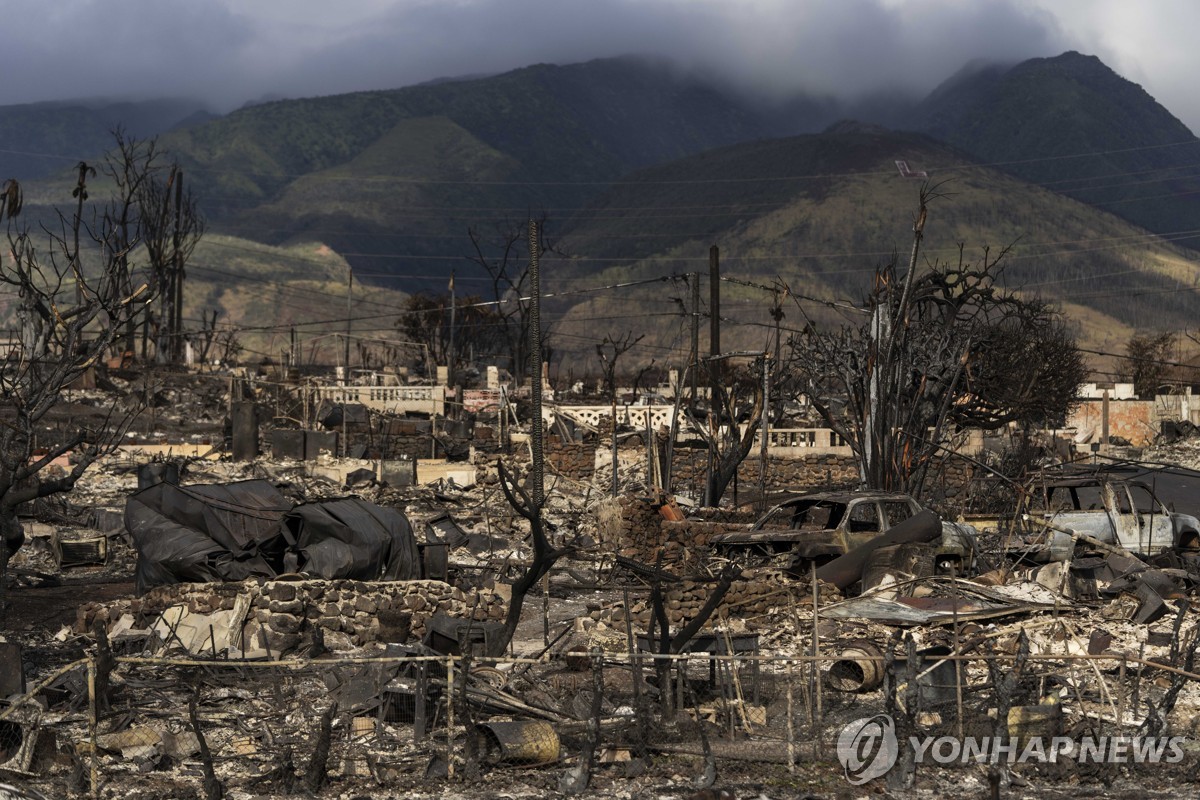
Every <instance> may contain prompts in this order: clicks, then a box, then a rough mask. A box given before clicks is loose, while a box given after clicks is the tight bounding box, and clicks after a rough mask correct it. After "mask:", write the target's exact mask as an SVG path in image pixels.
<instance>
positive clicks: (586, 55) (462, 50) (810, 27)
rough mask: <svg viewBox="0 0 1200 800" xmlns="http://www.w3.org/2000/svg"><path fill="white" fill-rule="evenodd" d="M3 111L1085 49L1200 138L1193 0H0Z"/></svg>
mask: <svg viewBox="0 0 1200 800" xmlns="http://www.w3.org/2000/svg"><path fill="white" fill-rule="evenodd" d="M0 13H2V14H3V20H4V24H3V25H2V26H0V104H12V103H26V102H36V101H42V100H64V99H77V98H87V97H96V96H101V97H113V98H122V99H145V98H149V97H189V98H196V99H199V100H202V101H204V102H205V103H207V104H209V106H210V107H211V108H212V109H213V110H215V111H219V112H225V111H229V110H231V109H233V108H236V107H238V106H240V105H242V104H243V103H245V102H247V101H253V100H257V99H261V98H264V97H279V96H282V97H308V96H314V95H326V94H336V93H341V92H350V91H358V90H368V89H389V88H396V87H399V86H405V85H409V84H413V83H419V82H422V81H428V80H432V79H436V78H443V77H453V76H461V75H475V74H486V73H495V72H501V71H505V70H509V69H514V68H517V67H522V66H527V65H529V64H534V63H539V62H548V63H558V64H565V63H573V62H578V61H585V60H588V59H591V58H602V57H611V56H619V55H631V54H640V55H653V56H659V57H662V58H665V59H667V60H669V61H672V62H674V63H677V64H679V65H680V66H681V67H683V68H685V69H689V70H697V71H701V72H703V73H705V74H708V75H713V76H718V77H721V78H723V79H725V80H728V81H729V82H731V83H732V84H734V85H735V86H739V87H742V88H745V89H748V90H751V91H754V92H757V93H760V94H763V95H766V96H775V97H779V96H787V95H788V94H790V93H794V92H798V91H807V92H819V93H823V94H832V95H835V96H839V97H842V98H844V99H854V98H856V97H860V96H863V95H868V94H872V93H877V92H890V91H903V92H907V93H924V92H927V91H929V90H930V89H932V88H933V87H935V86H936V85H937V84H938V83H940V82H941V81H942V80H944V79H945V78H947V77H949V76H950V75H952V74H953V73H954V72H955V71H957V70H958V69H959V68H960V67H962V66H963V65H964V64H966V63H967V62H969V61H971V60H974V59H983V60H988V61H1002V62H1015V61H1019V60H1023V59H1026V58H1031V57H1036V56H1051V55H1057V54H1059V53H1061V52H1063V51H1066V50H1078V51H1080V52H1083V53H1087V54H1090V55H1095V56H1098V57H1099V58H1100V59H1101V60H1102V61H1104V63H1106V64H1107V65H1108V66H1109V67H1111V68H1112V69H1114V70H1115V71H1116V72H1118V73H1119V74H1121V75H1122V76H1124V77H1125V78H1128V79H1129V80H1131V81H1134V82H1135V83H1138V84H1141V85H1142V87H1143V88H1144V89H1146V91H1148V92H1149V93H1150V94H1151V95H1152V96H1154V97H1155V98H1156V99H1157V100H1158V101H1159V102H1160V103H1161V104H1162V105H1164V106H1165V107H1166V108H1167V109H1168V110H1170V111H1171V112H1172V113H1174V114H1175V116H1177V117H1179V118H1180V119H1181V120H1183V122H1184V123H1185V124H1187V125H1188V127H1189V128H1191V129H1192V130H1193V131H1200V93H1196V92H1195V91H1194V90H1193V89H1192V87H1191V85H1190V84H1191V79H1192V77H1193V76H1194V75H1195V74H1197V73H1198V72H1200V70H1198V69H1197V67H1200V48H1198V47H1196V46H1195V45H1194V44H1193V42H1192V39H1193V38H1194V36H1195V31H1197V30H1200V3H1196V2H1195V1H1194V0H1142V2H1139V3H1132V2H1129V0H341V2H337V3H334V2H330V0H54V2H46V0H0Z"/></svg>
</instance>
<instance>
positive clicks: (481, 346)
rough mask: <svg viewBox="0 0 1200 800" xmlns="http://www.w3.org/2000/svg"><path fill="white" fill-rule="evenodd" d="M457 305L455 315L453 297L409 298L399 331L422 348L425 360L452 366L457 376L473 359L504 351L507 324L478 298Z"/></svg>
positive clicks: (467, 299)
mask: <svg viewBox="0 0 1200 800" xmlns="http://www.w3.org/2000/svg"><path fill="white" fill-rule="evenodd" d="M453 305H454V306H455V309H454V313H453V316H451V306H452V303H451V297H450V295H429V294H423V293H418V294H413V295H409V296H408V297H407V298H406V299H405V301H404V311H403V313H402V316H401V317H400V318H399V319H398V320H397V321H396V328H397V329H398V330H399V331H400V334H401V335H402V336H403V337H404V338H405V339H406V340H407V341H409V342H412V343H413V344H419V345H421V346H422V348H423V350H424V354H423V355H422V356H421V358H422V359H424V358H426V357H428V358H429V359H430V360H432V361H433V363H434V364H448V365H451V366H452V370H451V373H452V374H457V373H458V365H460V364H464V363H467V362H469V361H471V360H472V357H475V358H486V357H489V356H495V355H500V354H502V353H503V352H504V350H505V347H504V338H503V336H501V335H499V334H500V332H501V331H503V330H504V328H505V325H506V324H507V323H506V320H505V317H504V316H503V315H502V314H500V313H499V312H498V311H496V310H495V308H494V307H492V306H491V304H488V303H485V301H484V300H483V298H481V297H479V296H477V295H469V296H467V297H461V298H458V301H457V302H456V303H453ZM429 366H430V365H426V368H427V369H428V368H429Z"/></svg>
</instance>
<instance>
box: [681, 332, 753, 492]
mask: <svg viewBox="0 0 1200 800" xmlns="http://www.w3.org/2000/svg"><path fill="white" fill-rule="evenodd" d="M738 355H742V356H744V355H757V356H758V359H757V361H756V362H755V364H754V365H753V366H751V367H750V368H748V369H740V370H739V369H733V368H731V367H728V366H727V367H726V368H725V372H724V378H723V379H722V380H721V381H720V382H719V383H717V384H716V385H714V386H713V388H712V402H711V403H710V404H709V414H708V417H707V418H706V419H699V418H697V417H696V415H694V414H692V413H691V412H689V414H688V418H689V421H690V422H691V424H692V426H693V427H694V428H695V429H696V430H697V431H699V433H700V436H701V437H702V438H703V439H704V441H705V442H706V443H707V444H708V459H709V467H708V472H707V476H708V477H707V478H706V480H705V486H704V504H705V505H707V506H715V505H717V503H719V502H720V500H721V497H722V496H724V494H725V490H726V489H728V488H729V484H730V483H732V482H733V479H734V477H735V476H736V475H737V471H738V467H739V466H741V463H742V462H743V461H745V460H746V457H747V456H748V455H750V450H751V448H752V447H753V446H754V440H755V438H756V437H757V436H758V425H759V422H760V421H761V420H762V415H763V410H764V408H765V400H764V397H765V396H764V393H763V382H762V379H761V378H760V376H761V374H762V371H763V369H764V368H765V367H764V366H763V359H765V354H763V353H758V354H755V353H751V354H746V353H726V354H725V355H723V356H718V357H717V358H718V359H722V360H723V359H727V358H730V357H734V356H738ZM714 360H715V359H711V358H710V359H709V361H710V363H711V362H713V361H714Z"/></svg>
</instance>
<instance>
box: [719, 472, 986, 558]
mask: <svg viewBox="0 0 1200 800" xmlns="http://www.w3.org/2000/svg"><path fill="white" fill-rule="evenodd" d="M922 510H923V509H922V508H921V504H920V503H918V502H917V501H916V500H915V499H913V498H912V497H911V496H909V495H907V494H901V493H899V492H867V491H858V492H822V493H818V494H809V495H803V496H801V497H795V498H792V499H790V500H787V501H786V502H783V503H781V504H779V505H777V506H775V507H774V508H772V509H771V510H770V511H768V512H767V513H766V514H764V515H763V516H762V517H761V518H759V520H758V521H757V522H755V523H754V524H753V525H751V526H750V528H749V529H748V530H745V531H735V532H732V533H724V534H720V535H718V536H714V537H713V538H712V539H711V540H710V543H711V544H712V545H713V546H714V547H716V548H717V549H718V550H719V551H721V552H723V553H725V554H726V555H730V556H737V555H741V556H754V555H757V556H767V557H771V556H775V555H777V554H780V553H790V554H792V555H793V556H794V557H795V558H796V559H798V560H805V561H811V562H814V563H816V564H818V565H819V564H822V563H824V562H827V561H830V560H832V559H833V558H836V557H837V556H840V555H844V554H845V553H848V552H850V551H851V550H854V549H856V548H858V547H860V546H862V545H865V544H867V543H868V542H870V541H872V540H873V539H876V538H878V537H879V536H880V535H882V534H883V533H884V532H886V531H887V530H888V529H890V528H892V527H894V526H896V525H899V524H900V523H901V522H905V521H906V520H908V519H911V518H912V517H914V516H915V515H917V514H918V513H920V512H921V511H922ZM974 536H975V531H974V529H973V528H972V527H971V526H969V525H963V524H959V523H955V522H945V521H943V522H942V535H941V539H940V541H938V542H936V543H935V551H936V562H937V564H938V568H939V570H941V571H952V572H959V571H961V570H962V568H963V567H964V566H967V565H970V564H971V563H972V562H973V560H974V559H973V554H974V552H975V543H974Z"/></svg>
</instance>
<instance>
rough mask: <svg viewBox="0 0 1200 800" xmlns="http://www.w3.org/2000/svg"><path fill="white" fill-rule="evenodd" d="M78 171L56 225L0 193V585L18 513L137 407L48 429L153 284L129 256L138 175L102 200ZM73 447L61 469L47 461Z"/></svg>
mask: <svg viewBox="0 0 1200 800" xmlns="http://www.w3.org/2000/svg"><path fill="white" fill-rule="evenodd" d="M114 158H116V159H119V160H121V163H120V164H117V165H116V166H114V167H113V169H114V170H115V171H116V172H117V173H118V174H125V173H124V171H123V170H124V169H125V168H126V167H127V166H128V165H127V164H126V163H125V161H127V160H129V159H130V151H129V150H128V149H126V148H118V150H117V151H116V155H115V156H114ZM141 163H142V166H143V168H144V167H145V163H144V162H141ZM137 168H138V167H137V166H136V164H135V166H134V167H133V169H134V170H136V169H137ZM78 175H79V179H78V183H77V185H76V186H75V189H74V193H73V197H74V201H75V202H74V208H73V209H72V212H71V214H70V215H69V216H68V215H66V214H63V213H62V212H58V225H57V227H56V228H51V227H50V226H46V225H43V226H42V227H41V231H40V233H39V234H37V235H35V233H34V232H33V231H31V230H29V229H28V228H24V227H20V226H19V225H17V222H16V219H15V218H16V217H17V215H18V214H19V212H20V211H21V191H20V187H19V186H18V185H17V184H16V183H15V182H13V181H8V182H6V183H5V184H4V186H3V192H2V194H0V198H2V200H3V203H2V206H0V211H2V213H0V216H2V217H4V218H6V219H7V221H8V253H7V254H6V258H4V259H3V260H2V261H0V284H4V285H6V286H8V287H9V289H10V290H11V292H12V295H13V296H14V299H15V303H14V305H15V308H14V309H13V313H14V316H15V322H16V327H17V330H18V341H17V342H16V343H14V344H13V345H12V346H11V347H10V348H9V350H8V352H7V353H5V354H4V357H3V362H2V363H0V391H3V394H4V397H5V400H6V404H5V405H6V408H5V415H4V418H3V425H2V426H0V534H2V535H3V546H2V547H0V590H2V587H3V586H4V584H5V580H4V578H5V572H6V570H7V565H8V560H9V558H10V557H11V556H12V554H13V553H15V552H16V551H17V550H18V549H19V548H20V547H21V544H22V543H23V541H24V535H23V533H22V529H21V524H20V522H19V520H18V516H17V514H18V510H19V509H20V508H21V507H22V506H23V505H25V504H26V503H29V502H31V501H33V500H36V499H39V498H44V497H48V496H50V495H53V494H57V493H60V492H66V491H69V490H70V489H72V488H73V487H74V486H75V484H76V483H77V482H78V481H79V479H80V478H81V477H82V476H83V474H84V472H85V471H86V470H87V468H88V467H89V466H90V465H91V464H92V463H93V462H95V461H96V459H98V458H100V457H101V456H102V455H104V454H106V453H108V452H110V451H111V450H112V448H114V447H115V446H116V445H117V444H118V443H119V442H120V440H121V437H123V436H124V434H125V431H126V430H127V429H128V427H129V425H130V423H131V421H132V419H133V416H134V414H135V413H136V410H137V409H130V408H125V409H124V410H121V408H120V407H119V406H118V405H117V404H114V405H112V406H111V407H110V408H109V409H107V411H106V412H104V414H103V415H101V416H100V417H99V418H97V419H94V420H89V419H86V418H71V419H67V420H63V421H60V423H59V424H60V426H61V430H59V431H58V432H57V433H55V434H53V435H50V436H48V435H47V434H46V433H45V429H46V427H47V425H48V423H49V422H50V420H51V412H52V411H53V410H54V408H55V406H56V405H58V403H59V402H60V400H61V398H62V396H63V393H64V391H65V390H67V389H68V388H69V387H71V386H72V385H73V384H74V383H75V382H76V381H78V380H79V379H80V378H82V377H84V376H85V375H86V374H87V373H88V371H89V370H92V369H93V368H94V367H96V365H97V364H99V363H100V362H101V361H102V360H103V359H104V358H105V356H106V355H108V353H109V352H110V350H111V349H112V348H113V347H114V345H116V344H117V342H118V341H119V340H120V338H121V337H122V335H123V334H125V333H127V331H128V328H127V325H128V323H129V322H130V321H131V320H134V319H136V318H137V317H138V315H139V314H141V313H142V311H143V310H144V309H145V308H146V306H147V304H149V303H150V302H151V301H152V300H153V298H154V296H155V293H156V288H157V287H156V282H155V280H154V274H153V273H149V274H146V273H144V271H139V270H137V269H135V267H134V266H133V265H132V264H131V259H133V258H134V257H136V256H137V255H139V254H140V252H141V251H139V250H136V249H135V248H136V245H137V243H138V242H139V240H140V237H139V231H140V228H139V227H138V223H137V222H136V221H133V220H131V219H130V217H129V216H128V215H127V214H126V213H125V211H123V209H125V210H127V209H128V208H129V207H130V193H131V192H133V191H134V188H133V187H134V185H135V183H136V182H133V181H122V182H117V183H116V185H115V188H114V191H115V194H114V195H113V196H112V197H111V198H109V199H108V200H107V202H105V203H103V204H98V203H96V202H95V201H92V202H91V203H89V200H90V198H89V187H88V183H87V181H88V179H89V178H90V177H91V176H93V175H95V170H93V169H92V168H91V167H90V166H89V165H87V164H83V163H81V164H79V168H78ZM68 454H69V455H70V456H71V460H70V465H69V466H68V467H66V468H55V469H54V470H51V469H50V467H51V465H52V464H54V463H55V462H56V461H58V460H59V459H62V458H64V457H65V456H67V455H68ZM0 609H2V604H0Z"/></svg>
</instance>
